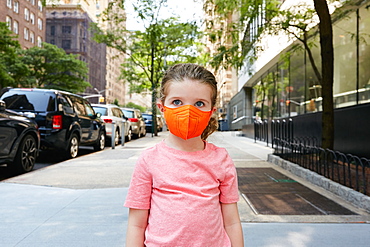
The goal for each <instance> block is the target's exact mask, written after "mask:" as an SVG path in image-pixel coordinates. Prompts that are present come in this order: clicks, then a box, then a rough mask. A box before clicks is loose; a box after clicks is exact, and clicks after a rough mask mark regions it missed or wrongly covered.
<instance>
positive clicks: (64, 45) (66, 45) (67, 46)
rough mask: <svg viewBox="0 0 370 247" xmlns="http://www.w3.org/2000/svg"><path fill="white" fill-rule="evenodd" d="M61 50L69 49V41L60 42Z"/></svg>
mask: <svg viewBox="0 0 370 247" xmlns="http://www.w3.org/2000/svg"><path fill="white" fill-rule="evenodd" d="M62 48H63V49H71V40H69V39H64V40H62Z"/></svg>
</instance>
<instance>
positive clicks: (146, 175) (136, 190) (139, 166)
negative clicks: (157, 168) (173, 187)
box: [124, 155, 152, 209]
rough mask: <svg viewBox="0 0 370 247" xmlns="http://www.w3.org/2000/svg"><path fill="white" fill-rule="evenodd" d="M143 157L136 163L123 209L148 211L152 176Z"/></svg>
mask: <svg viewBox="0 0 370 247" xmlns="http://www.w3.org/2000/svg"><path fill="white" fill-rule="evenodd" d="M144 156H145V155H141V156H140V158H139V159H138V161H137V162H136V165H135V169H134V173H133V175H132V178H131V182H130V187H129V189H128V193H127V197H126V201H125V204H124V206H125V207H128V208H135V209H150V200H151V193H152V175H151V173H150V172H149V169H148V167H147V163H146V162H145V157H144Z"/></svg>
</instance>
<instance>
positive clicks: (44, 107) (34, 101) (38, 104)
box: [1, 91, 55, 112]
mask: <svg viewBox="0 0 370 247" xmlns="http://www.w3.org/2000/svg"><path fill="white" fill-rule="evenodd" d="M1 100H3V101H5V103H6V108H7V109H11V110H14V111H34V112H45V111H55V97H53V95H52V94H50V93H45V92H37V91H24V92H23V91H17V92H14V91H9V92H6V93H4V94H3V95H2V96H1Z"/></svg>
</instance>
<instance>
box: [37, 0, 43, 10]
mask: <svg viewBox="0 0 370 247" xmlns="http://www.w3.org/2000/svg"><path fill="white" fill-rule="evenodd" d="M37 6H38V9H39V10H40V11H42V2H41V0H39V1H38V5H37Z"/></svg>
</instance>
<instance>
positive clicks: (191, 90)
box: [165, 79, 213, 100]
mask: <svg viewBox="0 0 370 247" xmlns="http://www.w3.org/2000/svg"><path fill="white" fill-rule="evenodd" d="M212 91H213V89H212V87H211V86H210V85H208V84H207V83H204V82H201V81H198V80H190V79H184V80H182V81H170V82H169V83H168V85H167V87H166V90H165V94H166V97H198V98H207V99H209V100H210V99H211V98H212V94H213V92H212Z"/></svg>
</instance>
